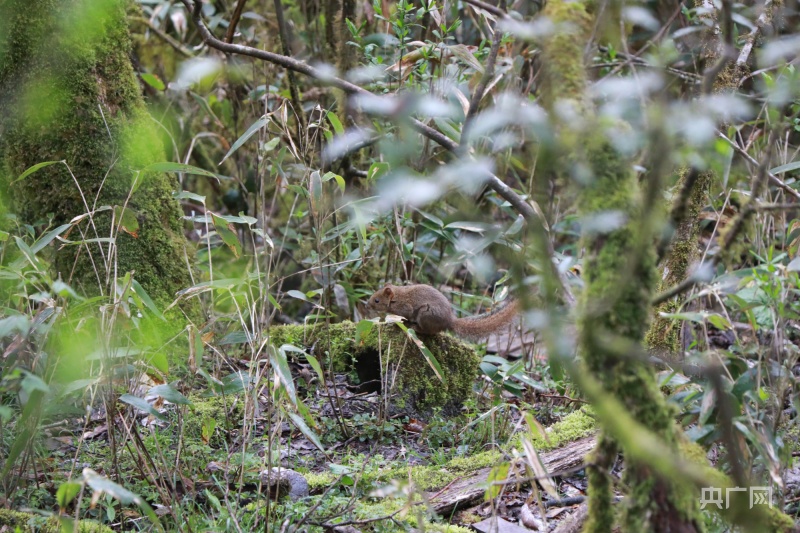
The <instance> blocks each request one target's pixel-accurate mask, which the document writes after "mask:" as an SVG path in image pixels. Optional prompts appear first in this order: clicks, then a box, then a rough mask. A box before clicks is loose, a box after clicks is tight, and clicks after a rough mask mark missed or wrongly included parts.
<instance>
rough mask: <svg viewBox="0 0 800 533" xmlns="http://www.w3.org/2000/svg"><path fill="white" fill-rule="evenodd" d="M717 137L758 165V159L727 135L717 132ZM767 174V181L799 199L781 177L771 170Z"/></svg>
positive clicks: (799, 196) (798, 194) (797, 194)
mask: <svg viewBox="0 0 800 533" xmlns="http://www.w3.org/2000/svg"><path fill="white" fill-rule="evenodd" d="M717 137H719V138H720V139H723V140H724V141H725V142H727V143H728V144H729V145H730V146H731V148H733V149H734V150H735V151H736V152H737V153H738V154H739V155H741V156H742V157H744V158H745V159H746V160H747V162H748V163H750V164H751V165H756V166H758V161H756V160H755V159H753V156H751V155H750V154H748V153H747V151H746V150H744V149H743V148H741V147H740V146H739V145H738V144H736V143H735V142H733V141H732V140H730V139H729V138H728V137H727V136H725V134H724V133H722V132H717ZM767 176H769V182H770V183H772V184H773V185H776V186H778V187H780V188H781V189H782V190H783V192H785V193H787V194H789V196H793V197H795V198H797V199H798V200H800V192H797V191H796V190H794V189H793V188H791V187H790V186H789V185H787V184H786V183H785V182H784V181H783V180H782V179H780V178H779V177H778V176H776V175H775V174H773V173H772V172H768V173H767Z"/></svg>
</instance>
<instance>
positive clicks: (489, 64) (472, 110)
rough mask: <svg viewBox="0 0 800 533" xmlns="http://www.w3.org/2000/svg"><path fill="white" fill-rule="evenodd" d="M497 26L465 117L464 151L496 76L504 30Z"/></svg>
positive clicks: (461, 148) (463, 132)
mask: <svg viewBox="0 0 800 533" xmlns="http://www.w3.org/2000/svg"><path fill="white" fill-rule="evenodd" d="M497 26H498V25H497V24H495V25H494V35H493V36H492V48H491V49H490V50H489V57H488V58H487V59H486V68H485V69H484V70H483V76H481V81H480V82H479V83H478V86H477V87H475V91H474V92H473V93H472V99H471V100H470V102H469V109H467V116H466V118H465V119H464V125H463V126H462V128H461V147H460V150H459V151H461V152H462V153H463V151H465V150H467V149H468V146H469V142H468V138H469V130H470V128H471V126H472V121H473V120H474V119H475V115H476V114H477V113H478V107H479V106H480V103H481V100H483V95H484V93H485V92H486V87H487V86H488V85H489V82H490V81H491V80H492V77H493V76H494V65H495V63H496V61H497V54H498V52H499V51H500V41H502V40H503V32H502V31H500V29H499V28H498V27H497Z"/></svg>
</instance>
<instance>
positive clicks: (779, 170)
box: [769, 161, 800, 174]
mask: <svg viewBox="0 0 800 533" xmlns="http://www.w3.org/2000/svg"><path fill="white" fill-rule="evenodd" d="M798 168H800V161H793V162H791V163H787V164H785V165H781V166H779V167H775V168H771V169H769V171H770V172H771V173H773V174H783V173H784V172H789V171H790V170H797V169H798Z"/></svg>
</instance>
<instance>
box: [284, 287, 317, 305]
mask: <svg viewBox="0 0 800 533" xmlns="http://www.w3.org/2000/svg"><path fill="white" fill-rule="evenodd" d="M286 296H291V297H292V298H297V299H298V300H303V301H304V302H309V303H313V302H311V300H309V299H308V296H306V295H305V294H303V293H302V292H300V291H297V290H294V289H292V290H290V291H286Z"/></svg>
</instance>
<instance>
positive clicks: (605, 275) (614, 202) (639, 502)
mask: <svg viewBox="0 0 800 533" xmlns="http://www.w3.org/2000/svg"><path fill="white" fill-rule="evenodd" d="M543 15H544V16H545V17H547V18H548V19H549V20H550V21H551V22H552V23H553V24H554V25H555V28H556V29H555V31H554V32H553V34H552V36H551V37H549V38H547V39H546V41H545V43H543V68H544V72H545V79H544V80H543V84H542V86H543V94H542V101H543V102H544V104H545V105H546V106H547V107H548V108H549V110H550V112H551V116H552V118H553V119H554V120H557V119H558V117H560V116H565V115H566V116H569V115H570V114H569V113H564V110H565V109H568V108H570V107H571V108H572V110H573V113H574V116H580V117H582V119H583V121H582V122H581V123H580V125H579V126H578V127H575V126H574V121H572V122H570V121H567V122H566V123H564V124H560V125H558V126H557V127H558V128H559V138H560V140H561V143H560V146H559V149H560V150H562V152H561V153H563V154H564V155H568V158H567V159H566V160H567V161H571V163H572V166H573V170H576V169H580V174H581V175H582V180H581V181H582V186H581V188H580V190H579V192H578V194H579V201H578V207H579V214H580V215H581V218H582V220H584V221H586V224H587V227H585V228H583V230H584V231H583V233H584V235H583V238H582V246H581V247H582V248H583V249H584V250H585V257H584V263H583V269H582V270H583V278H584V283H585V287H584V291H583V293H582V299H581V302H580V307H579V314H578V320H579V322H578V350H579V354H580V356H581V359H582V362H583V364H584V366H585V368H586V370H587V371H588V373H589V375H590V376H591V378H590V379H592V380H596V381H597V383H598V384H599V385H601V386H602V389H603V391H604V392H605V393H607V394H609V395H612V396H614V397H616V398H617V399H619V400H620V401H621V402H622V403H623V405H624V406H625V409H626V410H627V412H628V413H629V414H630V415H631V416H632V417H633V418H634V419H635V421H636V422H638V423H640V424H641V425H643V426H645V427H646V428H648V429H649V430H650V431H652V432H653V433H654V434H655V435H657V436H658V438H659V440H660V441H661V442H663V443H664V444H666V446H667V447H668V448H670V449H672V450H673V451H675V452H677V450H678V430H677V429H676V427H675V423H674V420H673V416H674V413H673V412H672V410H671V409H670V408H669V406H668V405H667V403H666V401H665V400H664V397H663V396H662V395H661V392H660V391H659V389H658V386H657V384H656V381H655V379H654V376H653V369H652V368H651V367H650V366H649V365H648V363H647V360H646V359H645V358H642V357H639V356H638V353H637V351H636V350H635V347H637V346H641V344H642V342H643V340H644V335H645V332H646V331H647V328H648V322H649V316H650V312H651V307H650V301H651V299H652V295H653V291H654V288H655V285H656V281H657V280H656V270H655V266H656V265H655V262H656V261H655V249H654V247H652V246H650V243H652V242H654V240H655V227H656V224H655V223H654V222H655V221H654V220H652V218H651V217H652V216H654V215H653V212H654V211H655V210H654V209H652V208H653V206H651V205H648V206H645V205H644V200H643V199H642V197H645V198H646V199H649V200H651V202H652V201H655V200H653V199H654V198H658V197H659V196H660V195H659V194H653V191H652V190H650V191H648V192H649V193H650V194H649V195H642V194H641V193H640V191H639V183H638V182H637V179H636V176H635V174H634V173H633V171H632V165H631V162H630V161H629V160H627V159H626V158H625V157H624V156H623V155H622V154H620V153H619V152H618V151H617V150H616V149H615V148H614V147H613V146H612V144H611V142H610V140H609V139H608V138H607V137H606V135H607V134H606V133H604V128H603V127H602V125H603V122H602V120H605V121H606V122H607V121H608V119H598V118H596V117H595V116H594V109H593V107H592V105H591V102H590V101H589V100H588V99H587V98H586V96H585V95H586V94H587V81H586V79H587V78H586V69H585V65H584V64H583V60H582V58H583V57H584V47H585V44H586V42H587V39H588V38H589V35H590V34H591V28H592V24H591V21H590V20H589V17H588V15H587V11H586V9H585V6H584V4H583V3H581V2H568V1H550V2H548V3H547V6H546V7H545V9H544V12H543ZM556 110H558V111H556ZM606 125H607V124H606ZM621 127H624V125H621ZM557 159H559V160H560V162H559V169H560V170H559V171H560V172H561V173H562V174H566V172H568V170H567V169H566V168H564V161H565V159H564V158H563V157H562V158H557ZM576 173H577V172H576ZM656 186H657V185H656ZM657 192H659V193H660V190H657ZM610 212H613V213H619V214H620V215H621V216H622V219H621V221H620V223H619V224H618V225H617V226H616V227H614V228H612V229H610V230H603V231H597V228H592V227H591V220H592V219H593V218H594V217H596V216H598V215H600V214H602V213H610ZM618 446H619V445H618V443H617V442H616V441H615V439H614V435H613V434H611V433H609V432H607V431H606V430H605V429H604V430H603V431H602V432H601V434H600V436H599V438H598V447H597V449H596V450H595V452H594V453H593V456H592V460H591V467H590V468H589V471H588V478H589V519H588V522H587V524H586V527H585V529H584V531H589V532H592V531H598V532H599V531H603V532H605V531H611V530H612V528H613V527H614V525H615V523H618V524H619V525H620V526H621V528H622V530H623V531H637V532H639V531H641V532H645V531H687V532H688V531H696V530H698V529H699V528H700V527H701V525H700V522H701V521H700V520H698V518H699V510H698V505H697V496H698V494H697V491H696V490H695V489H694V487H692V486H691V484H688V483H686V482H684V481H682V480H680V479H677V478H667V477H663V476H660V475H657V474H656V473H655V472H654V469H653V468H651V467H650V466H649V465H648V464H646V463H645V462H643V461H637V460H635V458H634V457H633V456H632V455H633V454H630V456H629V455H626V468H625V474H624V477H625V485H626V487H627V494H626V498H625V499H624V500H623V503H622V505H621V507H622V513H621V515H619V516H618V517H615V515H614V513H613V511H611V504H612V496H613V494H612V486H613V484H612V482H611V478H610V477H609V476H610V474H609V469H610V467H611V465H612V464H613V461H614V459H615V457H616V455H617V451H618ZM625 451H626V450H625V449H624V446H623V447H622V452H625Z"/></svg>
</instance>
